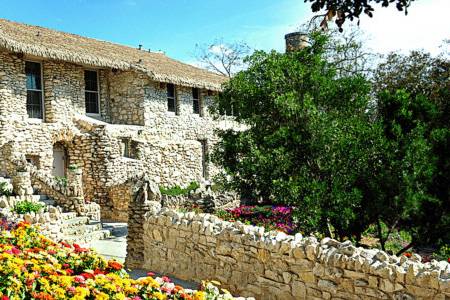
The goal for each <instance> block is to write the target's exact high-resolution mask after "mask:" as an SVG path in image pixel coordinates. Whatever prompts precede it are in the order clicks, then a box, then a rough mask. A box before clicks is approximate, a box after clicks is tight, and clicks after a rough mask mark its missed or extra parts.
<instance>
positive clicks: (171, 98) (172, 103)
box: [167, 83, 177, 113]
mask: <svg viewBox="0 0 450 300" xmlns="http://www.w3.org/2000/svg"><path fill="white" fill-rule="evenodd" d="M167 110H168V111H172V112H175V113H176V112H177V106H176V96H175V86H174V85H173V84H171V83H168V84H167Z"/></svg>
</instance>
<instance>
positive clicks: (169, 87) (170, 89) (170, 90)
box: [167, 83, 175, 98]
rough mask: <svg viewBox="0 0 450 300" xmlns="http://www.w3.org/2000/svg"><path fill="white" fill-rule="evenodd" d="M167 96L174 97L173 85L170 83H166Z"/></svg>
mask: <svg viewBox="0 0 450 300" xmlns="http://www.w3.org/2000/svg"><path fill="white" fill-rule="evenodd" d="M167 97H168V98H175V86H174V85H173V84H171V83H168V84H167Z"/></svg>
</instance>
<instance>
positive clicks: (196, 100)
mask: <svg viewBox="0 0 450 300" xmlns="http://www.w3.org/2000/svg"><path fill="white" fill-rule="evenodd" d="M192 99H193V111H194V114H200V91H199V89H198V88H192Z"/></svg>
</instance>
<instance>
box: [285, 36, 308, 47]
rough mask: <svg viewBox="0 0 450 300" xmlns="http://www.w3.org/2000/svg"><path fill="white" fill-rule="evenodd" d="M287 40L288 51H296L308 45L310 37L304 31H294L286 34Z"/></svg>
mask: <svg viewBox="0 0 450 300" xmlns="http://www.w3.org/2000/svg"><path fill="white" fill-rule="evenodd" d="M284 39H285V40H286V52H294V51H298V50H301V49H303V48H305V47H307V46H308V37H307V35H306V34H304V33H302V32H298V31H297V32H292V33H288V34H286V35H285V36H284Z"/></svg>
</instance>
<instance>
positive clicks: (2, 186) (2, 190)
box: [0, 180, 13, 196]
mask: <svg viewBox="0 0 450 300" xmlns="http://www.w3.org/2000/svg"><path fill="white" fill-rule="evenodd" d="M12 191H13V187H12V185H11V184H10V183H8V182H7V181H3V180H1V181H0V196H11V194H12Z"/></svg>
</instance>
